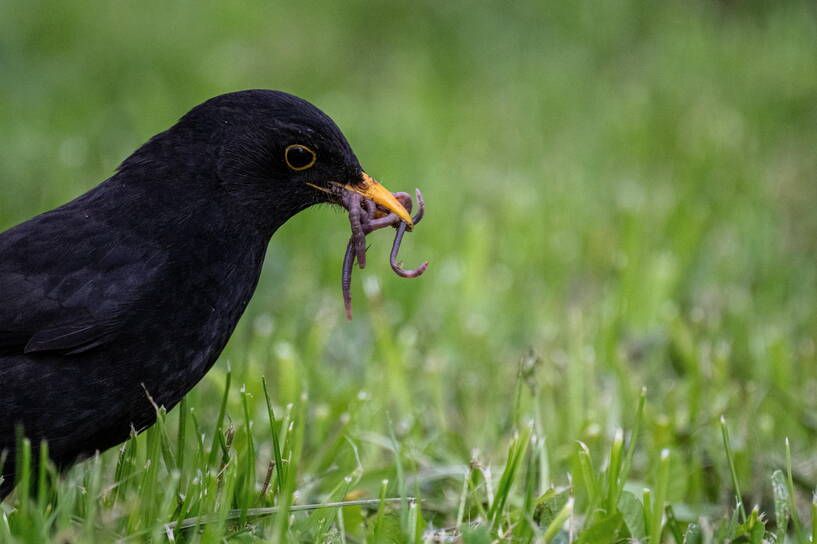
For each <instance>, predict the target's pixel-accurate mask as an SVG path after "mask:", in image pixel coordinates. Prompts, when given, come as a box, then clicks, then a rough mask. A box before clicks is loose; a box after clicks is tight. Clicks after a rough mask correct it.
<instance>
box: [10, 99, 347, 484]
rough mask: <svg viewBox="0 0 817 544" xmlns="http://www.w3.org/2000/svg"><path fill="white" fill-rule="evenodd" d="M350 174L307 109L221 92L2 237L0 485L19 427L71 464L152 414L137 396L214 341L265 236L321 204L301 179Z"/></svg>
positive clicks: (254, 275)
mask: <svg viewBox="0 0 817 544" xmlns="http://www.w3.org/2000/svg"><path fill="white" fill-rule="evenodd" d="M300 143H304V144H309V146H310V149H315V150H316V152H317V157H318V159H323V161H324V164H323V165H320V164H317V165H316V168H314V169H311V168H310V169H308V170H307V169H304V172H301V171H300V170H298V169H296V168H293V166H292V165H290V159H289V156H287V158H286V159H285V160H284V159H282V158H281V153H285V152H287V153H288V151H285V146H287V145H289V146H290V147H291V145H292V144H300ZM313 154H314V153H313ZM283 163H285V164H283ZM318 166H321V168H318ZM361 172H362V171H361V170H360V167H359V164H358V163H357V159H356V158H355V157H354V154H353V153H352V152H351V149H350V148H349V146H348V144H347V143H346V141H345V139H343V136H342V134H341V133H340V131H339V130H338V129H337V127H336V126H335V125H334V123H332V121H331V120H329V118H328V117H326V116H325V115H324V114H323V113H321V112H320V111H319V110H317V108H315V107H314V106H311V105H310V104H308V103H306V102H304V101H302V100H300V99H298V98H295V97H292V96H290V95H286V94H284V93H277V92H272V91H245V92H242V93H233V94H231V95H224V96H222V97H217V98H216V99H213V100H211V101H209V102H206V103H205V104H203V105H202V106H199V107H197V108H195V109H194V110H192V111H191V112H190V113H189V114H188V115H187V116H185V117H184V118H182V120H181V121H180V122H179V123H178V124H177V125H175V126H174V127H173V128H171V129H170V130H168V131H166V132H163V133H161V134H159V135H157V136H156V137H154V138H153V139H151V140H150V141H149V142H148V143H146V144H145V145H144V146H143V147H142V148H140V149H139V150H138V151H137V152H135V153H134V154H133V155H132V156H131V157H130V158H128V159H127V160H126V161H125V162H124V163H123V164H122V166H121V167H120V168H119V170H118V171H117V173H116V174H115V175H114V176H113V177H111V178H110V179H108V180H106V181H105V182H103V183H102V184H100V185H99V186H97V187H95V188H94V189H92V190H91V191H89V192H88V193H86V194H84V195H82V196H80V197H78V198H77V199H75V200H73V201H71V202H69V203H67V204H65V205H63V206H61V207H59V208H57V209H54V210H52V211H49V212H46V213H43V214H41V215H39V216H37V217H34V218H33V219H31V220H29V221H27V222H24V223H22V224H20V225H17V226H16V227H13V228H11V229H10V230H8V231H6V232H3V233H2V234H0V451H3V450H6V452H7V454H8V455H7V461H6V464H5V467H4V468H3V475H4V476H5V483H4V484H3V486H4V488H3V489H5V490H6V491H7V490H8V489H10V486H9V484H10V483H11V479H12V478H11V476H12V475H13V471H14V463H13V461H14V448H15V434H16V430H15V429H16V428H17V427H18V426H21V428H22V430H23V432H24V434H25V435H26V436H27V437H28V438H29V439H30V440H31V441H32V444H33V445H34V446H35V447H36V445H37V444H38V443H39V441H40V440H42V439H46V440H47V441H48V443H49V452H50V455H51V457H52V459H53V460H54V461H55V462H56V463H57V464H58V465H67V464H70V463H71V462H73V461H74V460H75V459H76V458H78V457H81V456H83V455H88V454H91V453H93V452H94V451H97V450H104V449H106V448H108V447H110V446H113V445H115V444H117V443H119V442H121V441H123V440H125V439H126V438H127V436H128V434H129V432H130V430H131V429H132V428H133V429H135V430H137V431H140V430H142V429H144V428H145V427H147V426H149V425H150V424H151V423H153V421H154V420H155V408H154V407H153V406H152V404H151V402H150V400H149V399H148V395H150V397H151V398H152V399H153V400H154V401H155V403H156V404H158V405H164V406H165V407H166V408H167V409H170V408H171V407H173V406H174V405H175V404H176V403H177V402H178V401H179V400H180V399H181V398H182V396H183V395H184V394H185V393H186V392H187V391H188V390H189V389H190V388H191V387H193V385H195V384H196V383H197V382H198V381H199V380H200V379H201V378H202V377H203V376H204V374H205V373H206V372H207V371H208V370H209V369H210V367H211V366H212V365H213V363H214V362H215V360H216V359H217V358H218V356H219V354H220V353H221V351H222V349H223V348H224V346H225V344H226V342H227V340H228V339H229V337H230V335H231V333H232V332H233V330H234V328H235V326H236V324H237V323H238V320H239V318H240V317H241V315H242V313H243V311H244V309H245V308H246V306H247V303H248V302H249V300H250V297H251V296H252V294H253V292H254V290H255V287H256V285H257V282H258V278H259V275H260V271H261V266H262V263H263V260H264V254H265V251H266V247H267V244H268V242H269V239H270V237H271V236H272V234H273V233H274V232H275V230H276V229H277V228H278V227H279V226H280V225H281V224H283V223H284V222H285V221H286V220H287V219H288V218H289V217H291V216H292V215H294V214H295V213H297V212H298V211H300V210H302V209H304V208H306V207H308V206H309V205H311V204H314V203H317V202H320V201H325V200H326V195H325V194H324V193H323V192H321V191H315V190H312V189H311V188H310V187H309V186H308V185H309V184H313V186H314V184H321V185H324V184H326V183H327V181H328V180H331V179H337V180H338V181H339V182H341V183H347V184H351V185H355V184H356V183H359V182H360V179H361V178H360V173H361ZM344 176H345V177H344ZM3 489H0V496H2V494H3V493H1V491H2V490H3Z"/></svg>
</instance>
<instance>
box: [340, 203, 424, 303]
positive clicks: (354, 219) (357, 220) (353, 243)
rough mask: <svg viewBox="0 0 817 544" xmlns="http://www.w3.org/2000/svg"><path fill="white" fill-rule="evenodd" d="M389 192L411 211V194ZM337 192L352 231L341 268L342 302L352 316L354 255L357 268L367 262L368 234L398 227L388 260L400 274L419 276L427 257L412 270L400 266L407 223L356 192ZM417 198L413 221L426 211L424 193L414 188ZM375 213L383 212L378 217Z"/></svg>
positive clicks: (406, 276) (405, 276) (419, 218)
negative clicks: (399, 261)
mask: <svg viewBox="0 0 817 544" xmlns="http://www.w3.org/2000/svg"><path fill="white" fill-rule="evenodd" d="M392 194H394V197H395V198H396V199H397V200H398V201H399V202H400V203H401V204H402V205H403V206H404V207H405V208H406V210H407V211H408V212H409V213H411V209H412V202H411V196H409V195H408V194H407V193H392ZM339 196H340V201H341V204H342V205H343V206H344V207H345V208H346V209H347V210H348V212H349V226H350V227H351V230H352V235H351V236H350V237H349V242H348V243H347V244H346V253H345V254H344V256H343V267H342V270H341V288H342V290H343V306H344V308H345V309H346V317H347V318H348V319H352V291H351V287H352V270H353V269H354V265H355V259H357V261H358V263H359V265H360V268H364V267H365V266H366V235H367V234H369V233H371V232H374V231H376V230H379V229H382V228H384V227H389V226H393V227H395V228H396V229H397V232H396V233H395V236H394V243H393V244H392V249H391V254H390V255H389V264H390V265H391V268H392V270H394V272H395V273H396V274H398V275H399V276H401V277H404V278H416V277H418V276H420V275H421V274H422V273H423V272H425V271H426V269H427V268H428V261H425V262H423V263H422V264H421V265H420V266H418V267H417V268H416V269H414V270H403V268H402V266H401V265H402V263H398V262H397V254H398V252H399V251H400V244H401V243H402V240H403V235H404V234H405V233H406V231H407V230H409V228H408V224H407V223H406V222H405V221H403V220H401V219H400V217H399V216H398V215H397V214H396V213H394V212H390V213H388V214H386V213H385V212H382V211H380V210H379V209H378V208H377V205H376V204H375V203H374V202H372V201H371V200H369V199H366V198H363V197H361V196H360V195H358V194H356V193H353V192H351V191H346V190H343V191H342V193H341V194H340V195H339ZM416 198H417V206H418V210H417V214H416V215H414V217H412V221H413V223H414V224H415V225H416V224H417V223H419V222H420V221H421V220H422V219H423V215H424V214H425V202H424V201H423V195H422V193H421V192H420V190H419V189H417V190H416ZM378 214H383V215H382V216H381V217H377V216H378Z"/></svg>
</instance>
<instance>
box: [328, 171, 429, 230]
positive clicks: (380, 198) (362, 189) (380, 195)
mask: <svg viewBox="0 0 817 544" xmlns="http://www.w3.org/2000/svg"><path fill="white" fill-rule="evenodd" d="M343 188H344V189H346V190H347V191H352V192H354V193H357V194H359V195H361V196H363V197H364V198H368V199H369V200H372V201H374V203H375V204H379V205H381V206H383V207H384V208H386V209H387V210H389V211H390V212H394V213H396V214H397V216H398V217H399V218H400V219H402V220H403V221H405V222H406V223H408V226H409V228H411V227H413V226H414V221H412V220H411V216H410V215H409V213H408V211H407V210H406V208H405V207H404V206H403V205H402V204H400V201H399V200H397V199H396V198H394V195H393V194H391V191H389V190H388V189H386V188H385V187H383V186H382V185H380V184H379V183H377V182H376V181H375V180H374V179H372V178H371V177H370V176H369V175H368V174H367V173H365V172H363V184H359V185H344V186H343Z"/></svg>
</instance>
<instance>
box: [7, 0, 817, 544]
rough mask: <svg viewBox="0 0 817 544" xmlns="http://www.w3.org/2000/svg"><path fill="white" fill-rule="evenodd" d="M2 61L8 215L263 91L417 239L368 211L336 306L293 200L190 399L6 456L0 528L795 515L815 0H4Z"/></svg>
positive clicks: (439, 537) (293, 526)
mask: <svg viewBox="0 0 817 544" xmlns="http://www.w3.org/2000/svg"><path fill="white" fill-rule="evenodd" d="M0 74H2V77H0V229H2V230H4V229H6V228H8V227H11V226H12V225H15V224H16V223H18V222H20V221H23V220H25V219H27V218H29V217H31V216H33V215H34V214H36V213H39V212H41V211H45V210H47V209H50V208H52V207H54V206H57V205H59V204H61V203H63V202H65V201H67V200H69V199H71V198H73V197H74V196H76V195H78V194H80V193H81V192H83V191H85V190H87V189H89V188H91V187H92V186H94V185H95V184H96V183H98V182H99V181H101V180H103V179H105V178H106V177H108V176H110V175H111V173H112V172H113V171H114V169H115V167H116V166H117V164H118V163H119V162H120V161H122V160H123V159H124V158H125V157H127V155H128V154H129V153H130V152H131V151H133V150H134V149H135V148H136V147H138V146H139V145H140V144H141V143H142V142H144V141H145V140H147V139H148V138H149V137H150V136H152V135H153V134H155V133H157V132H159V131H161V130H164V129H165V128H167V127H168V126H170V125H171V124H172V123H173V122H175V120H176V119H178V118H179V117H180V116H181V115H182V114H183V113H185V112H186V111H187V110H188V109H190V108H191V107H192V106H194V105H195V104H197V103H199V102H201V101H203V100H205V99H207V98H209V97H211V96H214V95H217V94H220V93H223V92H228V91H233V90H239V89H246V88H273V89H282V90H286V91H289V92H292V93H294V94H297V95H299V96H302V97H304V98H306V99H308V100H310V101H311V102H313V103H315V104H316V105H318V106H319V107H321V108H322V109H323V110H324V111H326V112H327V113H329V115H331V116H332V117H333V118H334V119H335V121H336V122H337V123H338V124H339V125H340V126H341V128H342V129H343V130H344V132H345V134H346V136H347V137H348V139H349V140H350V142H351V143H352V146H353V147H354V148H355V150H356V152H357V155H358V157H359V158H360V160H361V163H362V164H363V165H364V167H365V168H366V170H367V171H368V172H369V173H370V174H372V175H373V176H374V177H376V178H377V179H379V180H380V181H382V182H383V183H384V184H385V185H386V186H387V187H389V188H391V189H392V190H405V191H411V190H412V189H413V188H414V187H420V188H421V189H422V190H423V193H424V195H425V197H426V202H427V216H426V219H425V220H424V222H423V224H422V225H420V226H419V227H418V228H417V230H416V232H414V233H412V234H411V235H410V236H408V237H407V239H406V242H405V244H404V251H403V255H402V256H403V258H404V259H405V260H406V263H407V265H409V266H411V265H414V264H416V263H417V262H419V261H420V260H422V259H428V260H429V261H430V263H431V264H430V268H429V270H428V272H427V273H426V274H425V275H424V276H423V277H422V278H420V279H416V280H405V279H401V278H398V277H397V276H395V275H394V274H393V273H392V272H391V270H390V268H389V266H388V250H389V247H390V243H391V239H390V236H389V234H388V233H385V232H381V233H377V234H375V235H373V236H372V237H371V238H370V241H371V243H372V246H371V248H370V251H369V266H368V267H367V268H366V270H364V271H357V273H356V275H355V280H354V286H353V297H354V310H355V317H354V320H353V321H352V322H347V321H346V320H345V317H344V314H343V304H342V300H341V293H340V265H341V260H342V257H343V250H344V246H345V242H346V239H347V237H348V224H347V223H346V219H345V217H344V215H343V214H342V213H340V211H339V210H334V209H332V208H330V207H325V206H324V207H319V208H316V209H312V210H308V211H307V212H304V213H302V214H300V215H299V216H298V217H296V218H295V219H293V220H291V221H290V222H288V223H287V224H286V225H285V226H284V227H283V228H282V229H281V230H279V231H278V233H276V235H275V236H274V237H273V239H272V242H271V244H270V247H269V251H268V255H267V262H266V264H265V267H264V272H263V276H262V279H261V282H260V285H259V288H258V291H257V292H256V294H255V297H254V299H253V301H252V303H251V304H250V306H249V308H248V310H247V312H246V314H245V315H244V317H243V318H242V321H241V323H240V324H239V327H238V329H237V331H236V333H235V335H234V336H233V338H232V339H231V341H230V343H229V345H228V347H227V349H226V350H225V352H224V354H223V355H222V357H221V360H220V361H219V362H218V363H217V364H216V366H215V367H214V368H213V369H212V370H211V371H210V373H209V374H208V375H207V376H206V378H205V379H204V380H202V382H201V383H200V384H199V385H198V386H196V388H195V389H194V390H193V391H192V392H191V393H190V394H189V395H188V396H187V397H186V399H185V401H184V402H183V403H182V404H181V405H179V406H177V407H176V408H174V409H173V410H171V411H170V412H169V413H167V414H166V415H165V414H164V412H163V411H162V412H161V414H160V421H159V423H158V424H157V425H156V426H154V427H153V428H151V429H150V430H148V431H147V432H145V433H143V434H142V435H140V436H138V437H136V438H135V439H133V440H131V441H129V442H128V443H127V444H126V445H125V446H124V447H123V448H122V449H114V450H111V451H108V452H106V453H104V454H102V455H100V456H98V457H96V458H94V459H90V460H87V461H86V462H83V463H81V464H79V465H77V466H76V467H74V468H73V469H72V470H70V471H68V472H67V473H65V474H62V475H60V476H59V477H58V476H57V475H56V474H55V473H54V472H53V470H42V471H40V472H37V473H29V472H27V471H25V470H24V471H23V477H25V478H28V479H29V480H30V481H32V482H35V485H34V487H35V488H38V489H39V493H38V494H35V495H31V496H28V495H27V493H25V492H24V491H20V490H18V492H16V493H15V494H13V495H12V496H10V497H8V498H7V499H6V500H5V501H4V502H3V503H2V504H0V542H15V543H28V542H45V541H51V540H53V541H54V542H60V543H63V542H72V543H73V542H78V543H79V542H82V543H84V542H112V541H122V542H132V541H143V540H151V541H154V542H156V541H163V540H170V541H176V542H223V541H228V542H256V541H273V542H349V543H354V542H364V541H365V542H465V543H475V544H476V543H489V542H561V543H564V542H586V543H606V542H611V543H612V542H621V541H625V540H626V539H634V540H635V541H639V542H651V543H653V544H655V543H658V542H667V543H681V542H688V543H698V542H730V541H737V542H758V543H759V542H762V541H768V542H784V541H785V542H808V541H809V539H810V538H812V539H814V540H817V538H814V537H812V536H811V535H812V531H815V532H817V526H816V527H812V517H813V516H814V515H815V512H817V506H815V505H814V503H813V502H812V493H813V492H814V491H815V488H816V487H817V266H815V265H816V264H817V152H815V142H817V10H815V8H814V5H813V4H812V3H809V2H802V3H798V2H776V3H766V2H760V1H757V2H729V1H714V0H713V1H690V2H683V3H682V2H646V1H641V0H613V1H609V2H601V1H595V2H592V1H588V2H584V1H582V2H514V3H499V2H492V3H489V2H480V3H469V2H460V1H452V2H413V3H406V4H402V3H374V4H372V3H369V2H364V1H358V0H354V1H351V2H315V1H310V0H307V1H306V2H296V3H277V2H252V1H250V2H211V1H203V2H202V1H193V0H182V1H179V2H172V3H170V2H160V1H158V0H147V1H143V2H138V3H133V2H125V1H124V0H114V1H110V2H104V3H94V4H91V3H90V2H64V1H57V0H54V1H35V2H31V1H26V0H0ZM134 213H141V210H134ZM361 272H362V273H361ZM168 296H169V297H170V296H173V294H172V293H168ZM0 387H2V384H0ZM339 502H343V503H344V504H343V505H340V506H339V505H337V504H334V503H339ZM740 539H743V540H740ZM764 539H765V540H764Z"/></svg>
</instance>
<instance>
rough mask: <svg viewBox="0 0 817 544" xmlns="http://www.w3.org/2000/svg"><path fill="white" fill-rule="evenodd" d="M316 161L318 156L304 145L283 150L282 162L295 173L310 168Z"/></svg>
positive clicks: (296, 145) (291, 146) (289, 146)
mask: <svg viewBox="0 0 817 544" xmlns="http://www.w3.org/2000/svg"><path fill="white" fill-rule="evenodd" d="M316 160H318V156H317V155H316V154H315V152H314V151H312V150H311V149H309V148H308V147H306V146H305V145H301V144H293V145H288V146H287V148H286V149H284V161H285V162H286V163H287V166H289V167H290V168H292V169H293V170H295V171H300V170H306V169H307V168H311V167H312V165H314V164H315V161H316Z"/></svg>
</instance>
